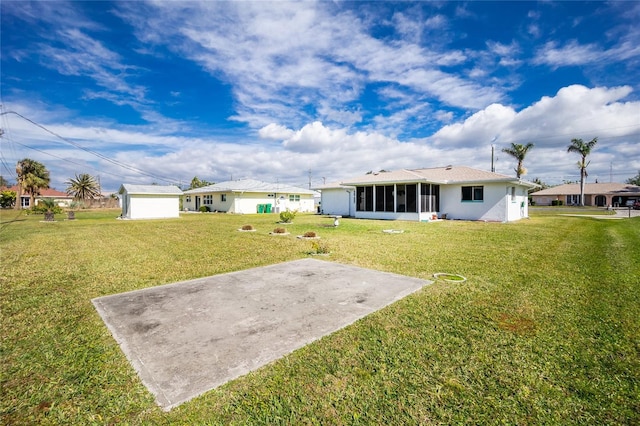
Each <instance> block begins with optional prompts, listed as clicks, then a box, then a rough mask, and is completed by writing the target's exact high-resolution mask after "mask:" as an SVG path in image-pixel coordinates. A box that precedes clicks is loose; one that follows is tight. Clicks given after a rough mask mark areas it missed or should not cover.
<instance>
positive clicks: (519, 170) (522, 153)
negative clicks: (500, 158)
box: [502, 142, 533, 179]
mask: <svg viewBox="0 0 640 426" xmlns="http://www.w3.org/2000/svg"><path fill="white" fill-rule="evenodd" d="M531 148H533V143H531V142H529V143H528V144H526V145H522V144H519V143H512V144H511V147H510V148H502V152H504V153H506V154H509V155H510V156H512V157H513V158H515V159H516V160H518V165H517V167H516V168H515V169H514V170H515V172H516V177H517V178H518V179H520V176H522V175H525V174H526V173H527V169H525V168H524V166H523V165H522V163H523V162H524V157H526V156H527V152H528V151H529V150H530V149H531Z"/></svg>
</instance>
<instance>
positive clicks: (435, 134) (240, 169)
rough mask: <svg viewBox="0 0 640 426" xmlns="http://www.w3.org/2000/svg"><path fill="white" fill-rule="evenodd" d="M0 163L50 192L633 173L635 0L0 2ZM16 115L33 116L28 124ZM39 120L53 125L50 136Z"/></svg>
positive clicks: (638, 96)
mask: <svg viewBox="0 0 640 426" xmlns="http://www.w3.org/2000/svg"><path fill="white" fill-rule="evenodd" d="M0 10H1V15H2V27H1V32H2V33H1V49H2V51H1V53H2V55H1V56H2V59H1V60H2V63H1V65H2V70H1V100H0V103H1V104H2V113H4V115H2V116H1V117H0V127H2V129H3V130H4V135H3V138H2V141H1V142H2V146H1V148H2V151H1V152H2V158H1V160H2V164H1V172H2V175H3V176H4V177H5V178H9V179H10V180H14V179H15V177H14V175H15V163H16V161H18V160H19V159H21V158H25V157H29V158H33V159H36V160H38V161H41V162H43V163H44V164H45V166H47V168H48V169H49V170H50V171H51V177H52V186H53V187H55V188H57V189H60V190H64V189H65V186H66V185H65V183H64V182H65V181H66V180H68V179H69V178H70V177H73V176H74V174H76V173H78V174H79V173H89V174H92V175H94V176H100V181H101V184H102V186H103V188H104V190H105V192H109V191H115V190H117V189H118V187H119V185H120V184H121V183H140V184H143V183H159V184H164V183H177V184H187V183H188V182H189V181H190V180H191V178H192V177H194V176H198V177H199V178H200V179H206V180H209V181H214V182H220V181H223V180H228V179H238V178H254V179H261V180H266V181H271V182H275V181H280V182H287V183H291V184H296V185H299V186H304V187H306V186H308V184H309V180H311V182H312V185H313V186H317V185H320V184H322V183H323V182H324V181H326V182H335V181H340V180H342V179H346V178H349V177H353V176H357V175H360V174H363V173H366V172H367V171H370V170H380V169H387V170H391V169H399V168H419V167H438V166H446V165H448V164H455V165H466V166H471V167H478V168H481V169H485V170H489V169H490V167H491V146H492V144H493V145H494V147H495V152H496V155H495V167H496V171H498V172H501V173H505V174H515V172H514V170H513V169H514V167H515V162H514V161H513V160H512V159H511V158H510V157H508V156H507V155H506V154H503V153H501V152H500V150H501V149H502V148H504V147H507V146H509V144H510V143H512V142H515V143H527V142H533V143H534V144H535V147H534V148H533V149H532V150H531V151H530V152H529V154H528V156H527V159H526V161H525V167H526V168H527V169H528V173H527V175H526V176H525V178H527V179H530V180H533V179H534V178H540V179H541V180H543V181H544V182H547V183H550V184H557V183H562V182H563V181H565V180H577V179H579V173H578V169H577V165H576V164H577V161H578V159H579V158H578V157H577V156H576V155H575V154H569V153H567V152H566V148H567V146H568V145H569V143H570V142H571V139H572V138H582V139H584V140H585V141H588V140H591V139H592V138H594V137H598V138H599V142H598V144H597V145H596V147H595V149H594V151H593V152H592V154H591V156H590V160H591V163H590V165H589V168H588V171H589V181H590V182H593V181H595V180H596V179H598V181H599V182H609V181H610V180H613V181H617V182H622V181H624V180H626V179H627V178H629V177H632V176H634V175H636V174H637V173H638V170H640V25H638V22H640V2H630V1H629V2H627V1H625V2H623V1H620V2H609V3H605V2H584V3H583V2H574V1H571V2H548V1H545V2H526V1H518V2H515V1H514V2H486V1H482V2H397V3H392V2H380V1H376V2H362V1H358V2H342V1H336V2H311V1H305V2H285V1H278V2H265V1H262V2H178V1H155V2H154V1H150V2H144V1H129V2H100V1H88V2H76V1H73V2H58V1H46V2H25V1H15V2H14V1H6V0H3V1H2V3H0ZM14 112H15V113H17V114H20V115H21V116H23V117H26V118H28V119H29V120H32V121H33V122H35V123H38V124H40V125H41V126H43V127H44V128H45V129H46V130H45V129H43V128H42V127H38V126H36V125H34V124H33V123H32V122H30V121H28V120H25V119H24V118H22V117H21V116H20V115H17V114H14ZM47 130H48V131H50V132H53V133H54V134H55V135H58V136H60V137H57V136H54V135H53V134H51V133H50V132H48V131H47Z"/></svg>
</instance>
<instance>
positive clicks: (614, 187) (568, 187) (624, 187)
mask: <svg viewBox="0 0 640 426" xmlns="http://www.w3.org/2000/svg"><path fill="white" fill-rule="evenodd" d="M584 193H585V194H587V195H605V194H609V195H622V196H628V195H639V196H640V186H636V185H631V184H628V183H587V184H585V185H584ZM579 194H580V184H579V183H565V184H562V185H558V186H554V187H552V188H547V189H543V190H542V191H537V192H534V193H532V194H531V195H532V196H548V195H579Z"/></svg>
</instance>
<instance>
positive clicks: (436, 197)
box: [420, 183, 440, 212]
mask: <svg viewBox="0 0 640 426" xmlns="http://www.w3.org/2000/svg"><path fill="white" fill-rule="evenodd" d="M420 211H421V212H439V211H440V185H432V184H429V183H423V184H421V185H420Z"/></svg>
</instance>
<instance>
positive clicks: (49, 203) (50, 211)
mask: <svg viewBox="0 0 640 426" xmlns="http://www.w3.org/2000/svg"><path fill="white" fill-rule="evenodd" d="M40 204H42V205H43V206H45V207H46V208H47V211H46V212H45V213H44V220H45V221H47V222H53V217H54V213H55V212H54V211H55V208H56V202H55V200H54V199H53V198H43V199H42V200H40Z"/></svg>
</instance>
